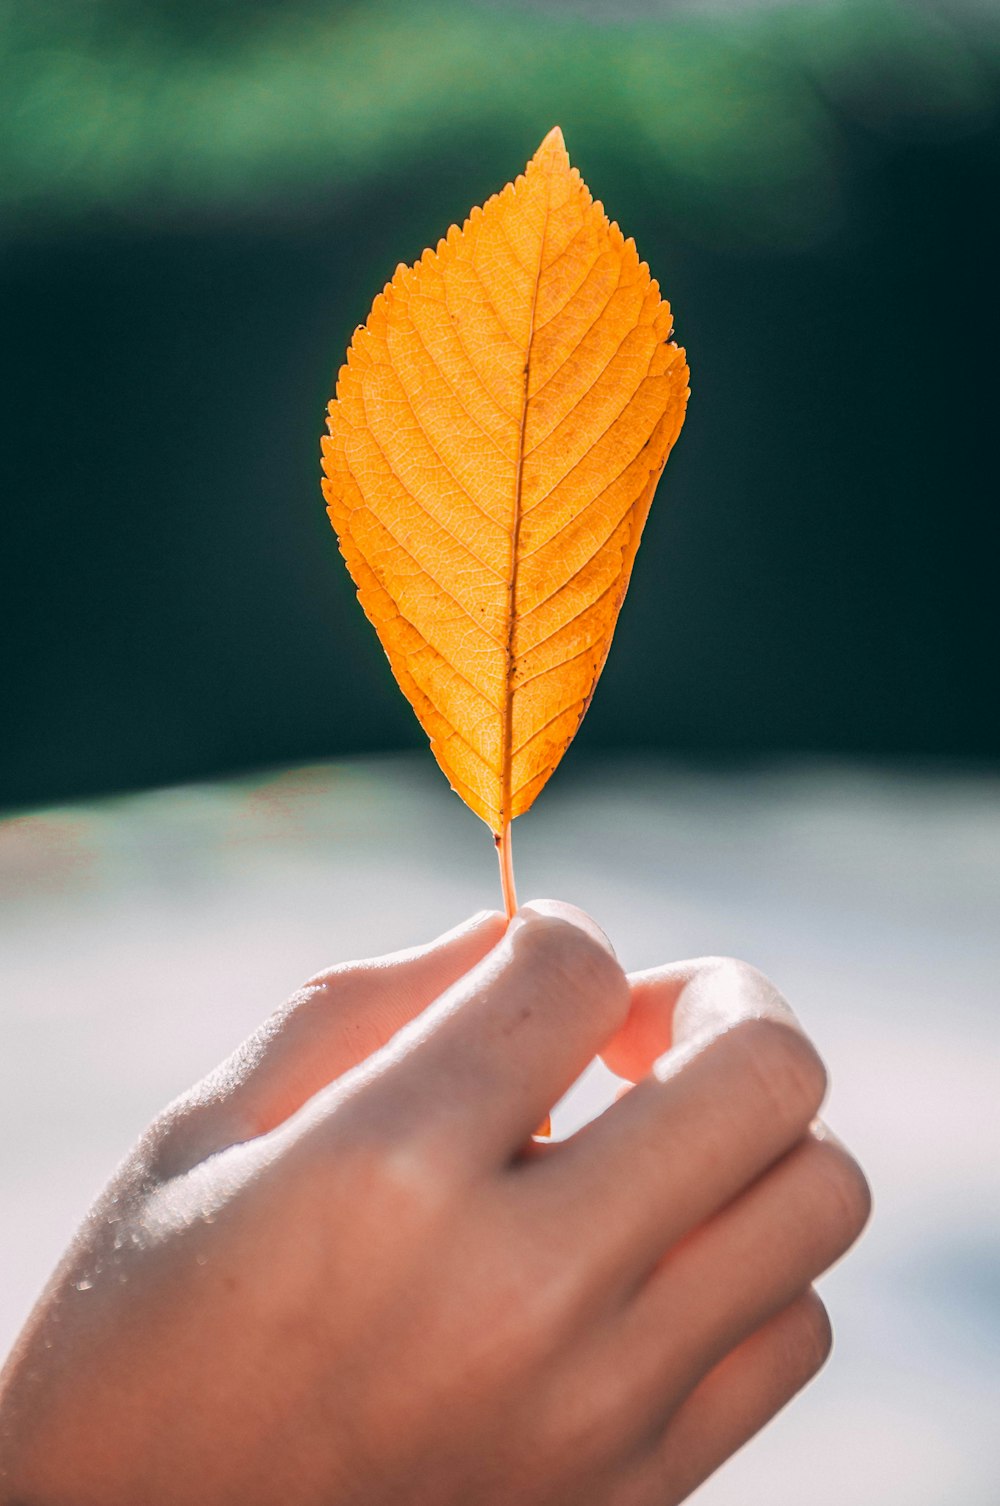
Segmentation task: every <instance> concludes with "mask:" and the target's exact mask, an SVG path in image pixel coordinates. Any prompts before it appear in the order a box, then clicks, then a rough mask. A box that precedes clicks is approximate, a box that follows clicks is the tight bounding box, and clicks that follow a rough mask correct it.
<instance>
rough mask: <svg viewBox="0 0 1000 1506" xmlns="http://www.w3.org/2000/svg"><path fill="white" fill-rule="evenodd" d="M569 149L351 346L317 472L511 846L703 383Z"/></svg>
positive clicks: (400, 644)
mask: <svg viewBox="0 0 1000 1506" xmlns="http://www.w3.org/2000/svg"><path fill="white" fill-rule="evenodd" d="M671 329H672V319H671V314H670V307H669V304H667V303H666V302H665V301H664V300H663V299H662V298H661V297H660V292H659V287H658V285H657V283H656V282H654V281H653V280H652V279H651V278H650V275H649V269H648V267H647V266H646V264H645V263H644V262H641V261H640V260H639V257H638V254H637V252H636V249H635V244H634V242H633V241H631V240H626V239H625V238H624V236H623V235H622V233H621V231H620V230H619V228H618V226H617V225H616V224H609V222H608V219H607V216H606V215H605V213H604V209H603V207H602V206H601V205H600V204H599V203H595V202H594V200H593V199H592V198H591V195H590V192H589V190H588V189H587V186H586V184H585V183H584V182H583V180H582V179H581V177H580V175H579V173H578V172H577V171H576V169H575V168H571V167H570V163H569V158H568V157H567V155H566V148H565V145H564V143H563V138H562V133H561V132H560V131H559V129H558V128H556V129H555V130H553V131H551V132H550V133H549V135H548V136H546V138H545V140H544V141H543V142H542V144H541V146H540V147H539V149H538V151H537V152H536V153H535V155H534V157H533V158H532V159H531V161H530V162H529V163H528V166H527V168H526V170H525V172H524V175H523V176H522V177H519V178H518V179H517V181H516V182H515V183H512V184H508V185H507V187H506V188H505V189H504V190H503V191H502V192H501V193H499V194H497V195H496V196H495V197H494V198H492V199H490V200H489V201H488V202H487V203H486V204H485V205H484V206H483V208H481V209H473V211H472V213H471V214H470V216H469V218H468V220H467V221H466V223H465V225H464V226H463V227H462V229H461V230H459V229H458V228H457V226H452V228H451V229H450V230H449V231H448V234H447V236H446V237H445V239H444V240H442V241H439V242H438V246H437V250H436V251H425V252H424V254H423V256H422V257H421V259H420V260H419V261H418V262H417V263H416V264H415V265H414V266H412V267H404V266H400V267H398V268H397V269H396V274H395V276H394V277H393V279H392V281H391V282H390V283H389V284H388V285H387V286H386V288H385V290H384V291H383V292H382V293H381V294H380V295H379V297H377V298H376V299H375V303H374V305H373V307H372V311H371V313H370V315H369V317H368V322H367V324H366V325H365V326H364V328H362V329H359V330H358V331H357V333H356V334H355V336H354V339H353V341H352V343H351V348H350V350H349V351H348V355H347V364H346V365H345V366H344V367H343V368H342V369H341V372H340V376H339V380H338V382H337V396H336V399H335V401H333V402H331V404H330V409H329V430H330V436H329V438H328V439H324V441H323V452H324V454H323V467H324V471H325V476H326V479H325V481H324V492H325V495H326V499H327V503H328V509H329V513H330V517H331V519H332V521H333V524H334V527H335V528H336V530H337V534H338V536H339V539H340V548H341V552H342V553H343V555H344V558H345V560H346V561H347V566H348V569H349V570H350V572H351V575H352V576H353V578H354V581H355V584H356V585H357V588H358V596H359V599H360V601H361V604H362V606H363V607H364V610H365V612H366V613H367V615H368V617H369V618H370V620H371V622H372V623H373V624H374V626H375V629H376V631H377V633H378V635H379V638H380V639H381V642H382V646H383V648H384V649H385V651H386V654H387V655H388V658H389V662H390V664H391V666H392V669H393V673H394V674H395V676H396V679H397V680H398V682H399V685H400V687H401V689H402V690H403V693H404V694H405V695H406V697H407V699H408V700H409V701H410V704H411V705H412V706H413V709H414V711H415V712H416V714H417V716H418V717H419V719H420V722H421V724H422V726H423V728H424V730H425V731H426V733H427V735H428V737H429V738H430V741H431V747H432V749H433V750H434V754H435V756H436V758H437V760H438V763H439V764H440V765H441V768H442V769H443V770H444V773H445V774H446V776H447V778H448V780H449V781H450V783H451V785H452V788H453V789H455V790H456V791H457V792H458V794H459V795H461V796H462V798H463V799H464V800H465V801H466V803H467V804H468V805H469V806H471V808H472V809H473V810H474V811H475V812H476V814H477V815H479V816H481V817H482V819H483V820H484V821H485V822H486V823H487V825H488V826H489V827H490V829H491V830H492V831H493V833H494V834H495V836H496V838H497V842H498V847H500V849H501V864H502V867H504V868H505V895H506V897H507V901H508V908H510V907H511V905H512V903H513V899H512V895H513V885H512V880H511V876H510V862H509V844H508V843H507V834H508V830H509V826H510V822H511V821H512V820H513V819H514V817H516V816H519V815H521V814H522V813H523V812H524V811H526V810H527V809H528V807H529V806H530V805H531V803H532V801H533V800H534V798H535V796H536V795H537V794H538V792H539V790H541V788H542V786H543V785H544V784H545V782H546V780H547V779H548V778H549V775H550V774H551V773H552V771H553V769H554V768H555V766H556V764H557V763H558V762H559V760H560V758H561V757H562V755H563V753H564V752H565V750H566V748H567V746H568V745H569V743H570V741H571V740H572V738H573V735H574V733H575V732H576V729H577V727H578V726H579V725H580V721H581V719H582V717H583V714H584V712H585V711H586V709H587V706H588V705H589V704H590V698H591V696H592V695H593V692H594V686H595V684H596V682H597V678H598V676H599V674H600V672H601V669H602V668H603V666H604V661H605V658H606V657H607V653H608V649H609V647H610V644H611V637H612V634H613V633H614V629H615V623H616V621H617V618H618V611H619V608H620V606H621V603H622V599H623V597H624V595H625V591H626V588H627V586H628V581H629V575H630V573H631V570H632V562H633V560H634V558H635V552H636V549H637V547H638V544H639V539H640V536H641V534H642V529H643V525H644V523H645V521H646V515H647V513H648V511H649V504H650V501H651V500H652V496H653V491H654V490H655V487H656V483H657V481H658V480H659V477H660V473H661V472H662V470H663V466H664V464H665V462H666V459H667V455H668V454H669V452H670V448H671V446H672V445H673V443H674V440H675V439H676V438H677V435H678V433H679V431H680V427H681V424H682V422H683V419H684V409H685V404H686V402H687V396H688V368H687V364H686V362H685V359H684V352H683V350H680V349H678V347H677V346H676V345H674V344H672V343H669V336H670V332H671Z"/></svg>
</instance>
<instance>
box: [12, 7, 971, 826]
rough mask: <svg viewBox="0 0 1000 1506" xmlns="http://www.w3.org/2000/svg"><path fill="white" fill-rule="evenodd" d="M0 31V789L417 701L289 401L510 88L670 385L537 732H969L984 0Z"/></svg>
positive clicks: (256, 14)
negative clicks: (615, 611)
mask: <svg viewBox="0 0 1000 1506" xmlns="http://www.w3.org/2000/svg"><path fill="white" fill-rule="evenodd" d="M0 38H2V40H0V280H2V286H3V293H2V297H3V307H4V320H3V324H4V338H3V342H2V348H3V353H4V357H5V360H4V367H5V392H4V400H3V410H4V416H5V420H6V423H5V430H6V436H5V441H4V445H3V470H4V472H5V498H6V502H5V517H6V523H7V527H6V546H5V547H4V549H3V551H2V556H0V612H2V614H3V617H4V619H5V621H4V625H3V635H2V641H3V643H4V644H5V649H4V653H5V658H6V667H5V672H4V680H5V689H4V692H3V695H4V704H5V711H6V716H5V723H6V726H5V733H4V736H3V739H2V746H0V803H2V804H4V805H8V806H10V805H18V804H21V803H35V802H43V801H51V800H58V799H63V798H72V797H76V796H79V795H86V794H91V793H100V792H104V791H111V790H117V789H127V788H134V787H140V786H145V785H154V784H160V783H163V782H167V781H175V780H184V779H191V778H200V777H205V776H210V775H213V774H216V773H223V772H226V771H230V770H237V769H240V768H244V767H250V766H254V765H260V764H265V763H275V762H284V761H292V760H301V759H313V758H320V757H326V756H330V755H338V754H344V753H353V752H359V751H367V750H377V749H395V748H406V747H417V746H419V745H420V744H421V743H422V736H421V734H420V732H419V729H418V728H417V726H416V723H415V721H414V719H413V717H412V715H411V713H410V711H409V708H408V707H407V706H406V705H405V703H404V702H403V700H402V698H401V697H400V695H399V693H398V691H397V690H396V688H395V685H394V683H393V681H392V678H391V676H390V673H389V670H388V667H387V665H386V664H385V662H384V660H383V658H382V656H381V652H380V650H379V648H378V645H377V643H376V640H375V638H374V635H373V634H372V632H371V630H370V628H369V627H368V625H367V623H365V621H364V619H363V617H362V614H361V612H360V610H359V609H358V607H357V605H356V603H355V602H354V599H353V590H352V587H351V585H350V582H349V580H348V578H347V575H346V572H345V571H344V569H343V566H342V564H341V562H340V559H339V556H338V554H337V552H336V547H335V541H334V538H333V536H332V533H331V531H330V529H329V526H328V523H327V521H326V517H325V513H324V510H323V507H322V503H321V500H320V493H319V483H318V436H319V432H320V429H321V426H322V417H323V407H324V403H325V401H326V398H327V397H328V396H329V394H330V391H331V389H332V386H333V381H334V376H335V372H336V369H337V367H338V365H339V363H340V361H341V359H342V356H343V352H344V350H345V347H346V345H347V342H348V340H349V338H350V335H351V332H352V330H353V328H354V326H355V325H356V324H357V323H359V322H361V321H363V320H364V318H365V317H366V315H367V312H368V308H369V305H370V302H371V299H372V297H373V295H374V294H375V292H376V291H377V290H378V289H379V288H380V287H381V285H382V284H383V282H384V281H385V280H386V279H387V277H389V276H390V275H391V273H392V270H393V268H394V266H395V264H396V263H397V261H400V260H412V259H413V258H415V257H416V256H418V255H419V253H420V252H421V250H422V248H423V247H424V246H425V245H426V244H428V243H432V242H434V241H435V240H436V239H437V237H438V236H439V235H440V234H441V233H442V232H443V231H444V230H445V229H446V227H447V226H448V224H449V223H450V222H452V221H453V220H460V219H461V218H462V217H463V216H464V214H465V213H466V212H467V210H468V209H469V207H470V206H471V205H472V204H474V203H478V202H481V201H482V200H483V199H484V198H485V197H486V196H488V195H489V194H490V193H491V192H493V191H495V190H496V189H497V188H498V187H500V186H501V185H502V183H503V182H504V181H505V180H506V179H507V178H509V177H511V176H513V175H514V173H516V172H517V171H518V170H519V169H520V168H521V166H522V164H523V162H524V161H525V159H526V158H527V157H528V156H529V155H530V153H531V151H532V150H533V149H534V147H535V146H536V144H537V142H538V141H539V140H540V139H541V137H542V135H543V134H544V133H545V131H546V130H547V129H548V128H549V127H550V126H551V125H552V124H553V123H555V122H558V123H560V124H561V125H562V126H563V128H564V130H565V133H566V137H567V142H568V145H569V148H570V152H571V155H572V156H573V158H574V160H575V162H576V163H577V164H578V165H579V167H580V168H581V170H582V171H583V173H584V175H585V177H586V178H587V179H588V181H589V183H590V184H591V186H592V188H593V189H594V191H595V193H596V194H597V195H598V197H601V198H602V199H603V200H604V202H605V204H606V206H607V208H608V210H609V212H610V213H611V214H612V215H613V216H614V217H615V218H617V219H619V220H620V221H621V223H622V224H623V226H624V227H625V228H626V231H627V232H629V233H632V234H634V235H635V237H636V240H637V242H638V244H639V247H640V250H641V252H642V254H643V255H644V256H645V257H646V259H647V260H648V261H649V263H650V265H651V268H652V270H653V273H654V275H655V276H657V277H658V278H659V279H660V281H661V283H662V285H663V288H664V290H665V292H666V294H667V296H668V297H669V298H670V299H671V301H672V303H673V305H674V309H675V313H676V318H677V328H678V334H679V337H680V339H681V340H682V341H683V342H684V343H685V344H686V345H687V347H688V350H689V353H690V359H691V365H692V371H693V389H694V390H693V397H692V402H691V408H690V415H689V419H688V424H687V427H686V429H685V432H684V434H683V436H682V439H681V442H680V444H679V446H678V449H677V451H676V453H675V455H674V457H673V458H672V460H671V462H670V465H669V467H668V470H667V473H666V476H665V479H664V482H663V484H662V486H661V489H660V492H659V495H658V498H657V501H656V503H655V505H654V509H653V513H652V516H651V519H650V523H649V527H648V532H647V537H646V542H645V544H644V547H643V549H642V551H641V553H640V556H639V560H638V564H637V567H636V571H635V576H634V580H633V586H632V592H631V594H630V598H629V601H628V603H627V605H626V608H625V611H624V614H623V617H622V622H621V627H620V630H619V634H618V638H617V641H616V647H615V649H614V651H613V652H612V655H611V658H610V660H609V664H608V669H607V671H606V674H605V676H604V679H603V682H602V685H601V688H600V691H599V692H598V695H597V697H596V699H595V702H594V706H593V708H592V710H591V712H590V714H589V716H588V718H587V721H586V723H585V725H584V728H583V730H582V732H581V734H580V737H579V739H578V746H577V748H575V749H574V750H573V752H572V753H571V755H570V756H571V758H572V757H577V756H579V753H580V752H581V751H582V752H585V751H586V750H588V749H590V750H596V749H605V748H613V747H620V746H628V747H633V748H653V749H662V750H666V751H668V752H671V753H673V754H681V755H697V756H710V757H716V756H719V755H722V756H739V757H745V756H747V755H756V754H768V755H773V754H776V753H777V754H781V753H785V752H788V753H794V752H803V751H827V752H831V753H846V754H852V755H868V756H875V757H893V758H898V757H900V756H904V757H906V756H914V757H928V756H930V757H946V758H949V759H962V760H977V761H978V760H989V759H994V758H996V756H997V754H998V752H1000V746H998V738H997V718H996V711H995V685H996V632H995V597H996V588H995V576H996V555H995V517H996V502H995V497H996V483H995V479H994V473H995V460H994V451H995V446H996V384H995V365H996V358H995V352H994V344H993V338H992V335H991V334H990V327H991V323H992V320H991V316H992V314H993V311H994V307H995V301H996V278H997V268H998V266H1000V257H998V249H1000V237H998V232H997V219H996V214H995V209H996V199H997V185H998V181H1000V179H998V165H1000V162H998V159H1000V120H998V108H997V107H998V103H1000V8H998V7H996V6H995V5H986V4H978V5H977V4H975V3H972V0H970V3H967V4H965V5H962V4H959V3H955V4H952V5H945V4H943V3H942V4H938V5H934V4H932V3H930V0H927V3H923V4H916V3H911V4H905V3H903V4H901V3H890V0H866V3H861V4H857V3H837V0H825V3H818V0H811V3H798V4H792V5H782V4H752V3H745V4H738V3H736V4H731V5H729V6H725V5H722V4H717V5H706V4H699V5H695V4H692V5H689V6H684V5H679V4H659V5H657V4H654V3H652V0H648V3H645V4H642V5H638V4H636V5H629V4H627V3H618V4H615V5H612V4H610V3H608V4H607V5H601V4H599V3H598V0H590V3H582V0H579V3H569V0H565V3H558V4H557V3H555V0H553V3H550V4H534V5H533V4H529V3H527V0H525V3H521V4H515V3H508V4H504V5H500V4H487V3H485V0H481V3H466V4H456V5H448V4H430V3H416V0H408V3H366V4H360V3H359V4H352V3H349V0H341V3H331V0H327V3H324V4H316V3H307V0H285V3H283V4H263V3H259V0H258V3H254V0H146V3H140V0H30V3H29V0H24V3H20V4H17V3H10V0H7V3H6V4H0ZM991 534H992V535H993V539H992V540H991Z"/></svg>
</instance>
